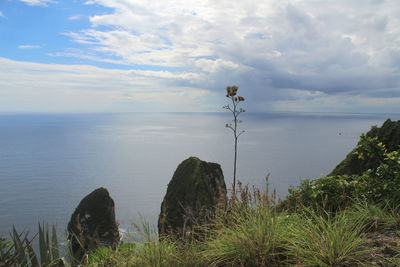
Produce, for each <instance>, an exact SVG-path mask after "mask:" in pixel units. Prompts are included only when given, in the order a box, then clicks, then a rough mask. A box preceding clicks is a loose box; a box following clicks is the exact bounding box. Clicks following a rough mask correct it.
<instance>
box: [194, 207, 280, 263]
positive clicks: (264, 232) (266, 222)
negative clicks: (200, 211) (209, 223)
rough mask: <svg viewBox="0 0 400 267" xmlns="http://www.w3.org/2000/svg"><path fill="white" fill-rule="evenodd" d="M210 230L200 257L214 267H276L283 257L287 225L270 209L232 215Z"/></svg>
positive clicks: (244, 211) (249, 209)
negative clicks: (227, 220) (226, 221)
mask: <svg viewBox="0 0 400 267" xmlns="http://www.w3.org/2000/svg"><path fill="white" fill-rule="evenodd" d="M229 219H230V221H229V222H228V223H226V224H224V225H222V226H221V227H217V228H215V229H213V230H210V232H209V233H208V234H209V235H208V238H207V239H206V240H205V241H204V243H203V250H202V251H201V255H202V257H203V259H204V261H205V262H208V263H209V264H210V265H213V266H221V265H232V266H276V265H280V262H281V261H282V260H283V259H284V256H285V255H286V253H287V252H286V247H287V245H286V243H287V239H288V237H287V227H286V225H287V222H286V220H285V216H284V215H282V214H277V213H276V212H275V210H274V209H273V208H270V207H263V208H260V207H257V208H247V209H245V210H241V211H240V212H238V211H235V212H233V213H232V214H230V216H229Z"/></svg>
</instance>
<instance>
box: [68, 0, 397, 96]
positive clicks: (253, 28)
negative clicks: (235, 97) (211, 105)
mask: <svg viewBox="0 0 400 267" xmlns="http://www.w3.org/2000/svg"><path fill="white" fill-rule="evenodd" d="M86 3H87V4H99V5H103V6H105V7H108V8H112V9H113V10H114V12H112V13H109V14H101V15H96V16H92V17H91V18H90V21H91V23H92V27H91V28H88V29H82V30H81V31H79V32H70V33H67V35H68V36H69V37H70V38H71V39H72V40H74V41H75V42H77V43H80V44H82V45H86V46H87V47H88V48H89V49H91V51H92V52H95V53H97V54H98V55H102V56H99V57H98V58H99V59H100V60H106V59H107V57H108V56H110V55H111V56H112V57H113V60H115V59H117V61H118V62H120V64H125V65H135V64H146V65H157V66H163V67H166V68H167V67H180V68H183V69H185V70H190V71H191V72H193V73H196V75H198V76H199V77H204V78H205V79H204V80H199V83H198V84H192V86H199V87H201V86H203V87H204V86H205V87H206V88H208V89H210V90H221V88H223V87H224V86H225V85H227V84H231V83H236V84H238V85H239V86H244V87H248V88H249V90H252V95H253V96H254V99H257V98H259V97H260V96H264V97H274V98H277V96H280V95H283V94H280V93H277V92H279V91H280V90H286V89H287V88H293V89H295V90H304V91H307V92H308V91H311V92H323V93H325V94H327V95H328V96H329V95H337V94H345V95H362V96H372V95H373V94H376V92H377V91H381V92H385V91H387V90H397V89H399V88H400V78H399V77H400V76H399V72H400V64H399V62H400V61H399V60H398V59H399V58H400V49H399V46H398V40H399V36H400V19H399V17H398V16H397V15H396V14H398V13H399V12H400V6H399V5H397V4H396V1H375V0H370V1H360V0H357V1H351V2H349V1H345V0H339V1H312V2H310V1H294V0H293V1H292V0H283V1H279V2H276V1H250V2H243V1H217V2H216V1H211V0H210V1H203V2H198V1H194V0H193V1H184V2H182V1H178V0H170V1H156V2H154V1H153V2H151V3H147V2H146V3H144V2H142V1H127V0H125V1H112V0H91V1H87V2H86ZM361 5H362V6H363V8H362V9H360V6H361ZM332 10H335V12H332ZM286 93H287V92H286Z"/></svg>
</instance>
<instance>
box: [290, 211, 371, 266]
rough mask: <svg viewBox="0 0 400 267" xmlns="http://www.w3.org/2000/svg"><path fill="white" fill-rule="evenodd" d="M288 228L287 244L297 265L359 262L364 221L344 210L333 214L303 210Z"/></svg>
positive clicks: (341, 264)
mask: <svg viewBox="0 0 400 267" xmlns="http://www.w3.org/2000/svg"><path fill="white" fill-rule="evenodd" d="M291 216H293V217H294V216H295V217H297V218H296V219H295V221H296V227H294V228H291V229H290V230H291V235H290V246H291V250H292V256H295V259H296V264H299V265H300V266H358V265H361V258H362V255H363V253H364V252H365V250H364V249H363V246H362V245H363V239H362V238H363V236H364V234H363V232H362V230H363V229H364V221H363V219H362V218H357V217H355V216H353V217H349V216H347V213H346V212H342V213H340V214H335V215H334V216H333V215H332V214H330V213H325V214H323V213H318V212H316V211H311V210H305V211H304V212H303V213H298V214H292V215H291Z"/></svg>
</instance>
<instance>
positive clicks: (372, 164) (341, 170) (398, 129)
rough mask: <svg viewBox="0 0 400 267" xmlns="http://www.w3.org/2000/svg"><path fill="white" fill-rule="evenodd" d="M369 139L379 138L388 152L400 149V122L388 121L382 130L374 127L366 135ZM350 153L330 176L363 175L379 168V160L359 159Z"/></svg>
mask: <svg viewBox="0 0 400 267" xmlns="http://www.w3.org/2000/svg"><path fill="white" fill-rule="evenodd" d="M366 136H367V137H371V138H373V137H377V138H378V140H379V141H380V142H382V143H383V144H384V145H385V147H386V149H387V151H388V152H392V151H394V150H398V149H399V145H400V121H397V122H396V121H395V122H393V121H391V120H390V119H387V120H386V121H385V122H384V123H383V125H382V127H381V128H378V127H376V126H373V127H372V128H371V130H370V131H369V132H368V133H367V134H366ZM353 152H354V150H353V151H352V152H350V153H349V154H348V155H347V156H346V158H345V159H344V160H343V161H342V162H340V163H339V164H338V165H337V166H336V167H335V169H334V170H333V171H332V172H331V173H330V174H329V176H330V175H353V174H358V175H360V174H362V173H363V172H365V171H366V170H368V169H375V168H377V167H378V166H379V162H380V161H379V160H375V159H370V158H368V159H359V158H358V156H357V155H356V154H354V153H353Z"/></svg>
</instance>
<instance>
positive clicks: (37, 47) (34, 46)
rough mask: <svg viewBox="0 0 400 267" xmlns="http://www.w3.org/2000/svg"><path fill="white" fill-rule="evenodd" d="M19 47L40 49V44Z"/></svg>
mask: <svg viewBox="0 0 400 267" xmlns="http://www.w3.org/2000/svg"><path fill="white" fill-rule="evenodd" d="M18 48H19V49H39V48H40V45H19V46H18Z"/></svg>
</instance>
